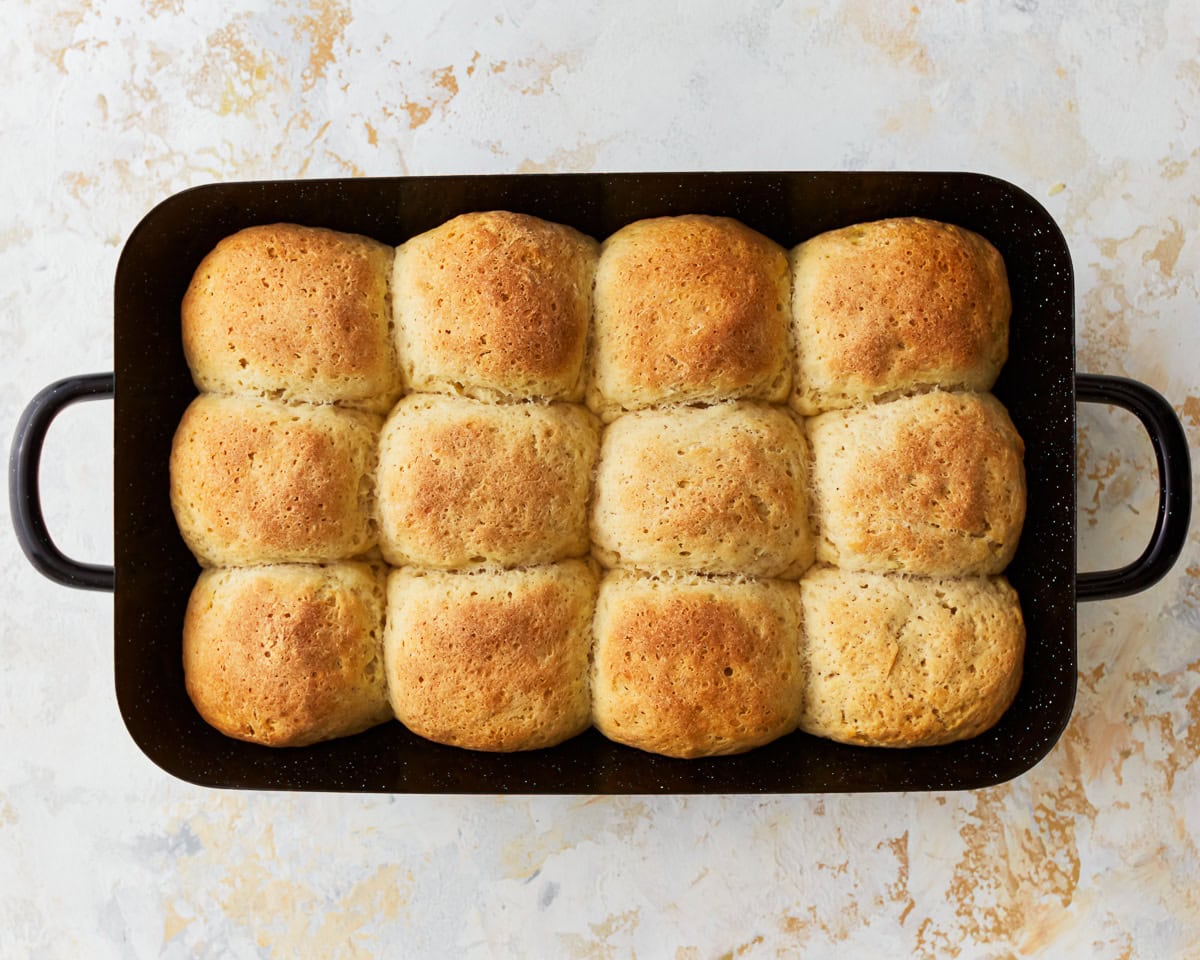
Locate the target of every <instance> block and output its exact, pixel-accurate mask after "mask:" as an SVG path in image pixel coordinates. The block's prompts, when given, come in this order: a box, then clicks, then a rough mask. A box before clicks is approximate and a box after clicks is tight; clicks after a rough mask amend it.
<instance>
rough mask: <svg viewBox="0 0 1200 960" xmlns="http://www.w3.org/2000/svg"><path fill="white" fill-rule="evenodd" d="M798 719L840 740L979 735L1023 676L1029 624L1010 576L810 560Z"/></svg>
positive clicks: (886, 741) (803, 588) (917, 740)
mask: <svg viewBox="0 0 1200 960" xmlns="http://www.w3.org/2000/svg"><path fill="white" fill-rule="evenodd" d="M800 599H801V605H802V609H803V613H802V616H803V619H804V628H805V633H804V635H805V643H804V646H803V649H802V659H803V663H804V667H803V675H804V678H805V690H804V695H803V713H802V715H801V719H800V728H801V729H802V730H804V731H806V732H808V733H812V734H815V735H817V736H821V737H829V738H831V739H834V740H838V741H840V742H842V743H853V744H860V745H867V746H884V747H914V746H935V745H937V744H943V743H950V742H952V741H955V740H962V739H966V738H969V737H974V736H977V735H978V734H980V733H982V732H983V731H984V730H987V729H988V728H990V727H991V726H993V725H994V724H995V723H996V721H997V720H999V718H1000V716H1001V714H1003V713H1004V711H1005V710H1006V709H1008V707H1009V705H1010V704H1011V703H1012V700H1013V697H1014V696H1015V695H1016V692H1017V687H1018V686H1019V684H1020V681H1021V664H1022V655H1023V653H1024V648H1025V626H1024V622H1023V620H1022V618H1021V608H1020V605H1019V603H1018V601H1017V595H1016V591H1014V590H1013V589H1012V587H1011V586H1009V584H1008V581H1007V580H1005V579H1004V578H1003V577H993V578H976V579H952V580H951V579H942V580H936V579H918V578H911V579H910V578H906V577H900V576H888V575H880V574H869V573H853V572H850V571H845V570H836V569H833V568H828V567H814V568H813V569H812V570H810V571H809V572H808V573H807V574H806V575H805V577H804V578H803V579H802V580H801V581H800Z"/></svg>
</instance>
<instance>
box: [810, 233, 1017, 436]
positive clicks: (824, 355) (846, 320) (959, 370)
mask: <svg viewBox="0 0 1200 960" xmlns="http://www.w3.org/2000/svg"><path fill="white" fill-rule="evenodd" d="M791 260H792V290H793V292H792V324H793V339H794V342H795V351H796V372H795V387H794V390H793V394H792V404H793V406H794V407H795V408H796V409H797V410H798V411H799V412H801V413H803V414H806V415H810V414H815V413H819V412H821V411H822V410H832V409H838V408H842V407H849V406H853V405H855V404H863V403H868V402H870V401H872V400H875V399H878V398H880V397H886V396H888V395H893V394H897V393H904V392H908V391H912V390H915V389H918V388H923V387H930V386H938V387H943V388H946V389H967V390H988V389H990V388H991V386H992V384H993V383H995V381H996V376H997V374H999V372H1000V368H1001V366H1003V364H1004V361H1005V359H1006V358H1007V356H1008V322H1009V316H1010V314H1011V312H1012V301H1011V297H1010V294H1009V288H1008V278H1007V275H1006V273H1005V270H1004V261H1003V260H1002V259H1001V257H1000V254H999V253H998V252H997V251H996V248H995V247H993V246H992V245H991V244H990V243H988V241H987V240H985V239H984V238H983V237H981V236H979V234H977V233H973V232H971V231H970V230H964V229H963V228H961V227H956V226H953V225H951V224H946V223H937V222H935V221H932V220H924V219H921V218H918V217H903V218H897V219H891V220H878V221H875V222H873V223H862V224H856V225H854V226H851V227H845V228H843V229H841V230H833V231H830V232H828V233H822V234H820V235H819V236H816V237H813V238H812V239H811V240H808V241H807V242H805V243H802V244H800V245H799V246H798V247H796V248H795V249H794V250H793V251H792V253H791Z"/></svg>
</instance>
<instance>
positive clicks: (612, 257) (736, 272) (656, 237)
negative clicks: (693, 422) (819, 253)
mask: <svg viewBox="0 0 1200 960" xmlns="http://www.w3.org/2000/svg"><path fill="white" fill-rule="evenodd" d="M790 299H791V296H790V279H789V275H788V265H787V255H786V253H785V252H784V250H783V248H782V247H780V246H779V245H778V244H776V243H775V242H774V241H772V240H769V239H767V238H766V237H764V236H763V235H762V234H760V233H757V232H756V231H754V230H751V229H750V228H749V227H747V226H745V225H744V224H742V223H739V222H737V221H736V220H731V219H729V218H726V217H709V216H700V215H686V216H679V217H659V218H656V219H651V220H639V221H637V222H636V223H631V224H629V225H628V226H626V227H623V228H622V229H620V230H618V231H617V232H616V233H614V234H613V235H612V236H611V237H609V238H608V239H607V240H606V241H605V242H604V244H603V246H602V247H601V251H600V262H599V265H598V266H597V269H596V293H595V321H594V329H593V342H592V357H591V379H590V381H589V385H588V406H590V407H591V408H592V409H593V410H594V411H595V412H596V413H597V414H598V415H599V416H600V417H601V418H602V419H604V420H605V421H608V420H612V419H613V418H615V417H616V416H619V415H620V414H621V413H622V412H624V411H628V410H639V409H643V408H645V407H648V406H652V405H654V404H660V403H677V402H690V401H706V402H715V401H720V400H731V399H738V398H746V399H755V400H767V401H781V400H784V399H785V398H786V397H787V395H788V388H789V386H790V381H791V371H790V369H789V363H788V360H787V357H788V322H789V313H790Z"/></svg>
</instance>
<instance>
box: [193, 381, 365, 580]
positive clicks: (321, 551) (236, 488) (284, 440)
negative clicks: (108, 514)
mask: <svg viewBox="0 0 1200 960" xmlns="http://www.w3.org/2000/svg"><path fill="white" fill-rule="evenodd" d="M379 425H380V418H379V417H378V416H376V415H374V414H369V413H366V412H363V411H358V410H348V409H340V408H338V407H333V406H313V405H310V404H282V403H272V402H270V401H267V400H258V399H253V398H250V397H222V396H217V395H214V394H201V395H200V396H199V397H197V398H196V399H195V400H193V401H192V403H191V404H190V405H189V406H188V408H187V410H186V411H185V412H184V415H183V418H182V420H181V421H180V423H179V427H178V428H177V430H176V432H175V438H174V442H173V444H172V448H171V461H170V475H171V506H172V508H173V510H174V512H175V517H176V520H177V522H178V524H179V529H180V532H181V533H182V534H183V538H184V541H185V542H186V543H187V545H188V547H189V548H190V549H191V550H192V552H193V553H194V554H195V555H196V557H197V559H199V560H200V562H201V563H202V564H204V565H205V566H247V565H252V564H261V563H278V562H284V561H318V562H320V561H332V560H343V559H348V558H350V557H354V556H357V555H359V554H362V553H365V552H366V551H367V550H369V549H371V547H373V546H374V545H375V541H376V530H375V522H374V519H373V516H374V505H373V488H374V475H375V455H376V438H377V436H378V431H379Z"/></svg>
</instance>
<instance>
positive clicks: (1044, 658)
mask: <svg viewBox="0 0 1200 960" xmlns="http://www.w3.org/2000/svg"><path fill="white" fill-rule="evenodd" d="M490 209H507V210H515V211H521V212H524V213H529V214H533V215H536V216H539V217H544V218H546V219H548V220H554V221H558V222H560V223H566V224H570V225H571V226H573V227H576V228H577V229H579V230H582V231H583V232H585V233H588V234H590V235H592V236H594V237H597V238H603V237H605V236H607V235H609V234H611V233H612V232H614V231H615V230H617V229H618V228H619V227H621V226H623V225H624V224H626V223H629V222H630V221H633V220H637V219H640V218H643V217H653V216H662V215H670V214H681V213H709V214H716V215H725V216H731V217H736V218H738V219H739V220H742V221H744V222H745V223H747V224H749V225H750V226H752V227H754V228H755V229H757V230H759V231H761V232H762V233H764V234H766V235H767V236H769V237H772V238H773V239H775V240H776V241H778V242H779V243H781V244H783V245H784V246H786V247H790V246H792V245H793V244H796V243H799V242H800V241H802V240H804V239H806V238H808V237H811V236H813V235H815V234H817V233H820V232H822V231H825V230H830V229H833V228H835V227H841V226H846V225H848V224H851V223H856V222H861V221H866V220H874V219H879V218H882V217H894V216H910V215H911V216H923V217H930V218H933V219H936V220H944V221H949V222H951V223H956V224H960V225H961V226H964V227H968V228H970V229H972V230H975V231H977V232H979V233H981V234H983V235H984V236H985V237H987V238H988V239H989V240H991V242H992V243H993V244H995V245H996V247H997V248H998V249H999V250H1000V252H1001V254H1002V255H1003V256H1004V260H1005V263H1006V264H1007V267H1008V272H1009V280H1010V283H1011V286H1012V299H1013V318H1012V331H1011V347H1010V358H1009V361H1008V364H1007V365H1006V366H1005V368H1004V371H1003V373H1002V375H1001V377H1000V380H999V382H998V383H997V384H996V388H995V392H996V394H997V396H998V397H999V398H1000V399H1001V400H1002V401H1003V402H1004V404H1005V405H1006V406H1007V407H1008V409H1009V411H1010V413H1011V414H1012V418H1013V421H1014V422H1015V423H1016V425H1017V428H1018V429H1019V430H1020V432H1021V434H1022V436H1023V437H1024V439H1025V443H1026V460H1025V463H1026V469H1027V474H1028V489H1029V506H1028V516H1027V519H1026V523H1025V529H1024V534H1023V536H1022V538H1021V543H1020V548H1019V550H1018V551H1017V555H1016V558H1015V559H1014V560H1013V562H1012V565H1011V567H1010V568H1009V570H1008V576H1009V578H1010V580H1011V581H1012V583H1013V585H1014V586H1015V587H1016V588H1017V590H1018V592H1019V593H1020V597H1021V603H1022V607H1023V610H1024V615H1025V621H1026V625H1027V629H1028V643H1027V651H1026V659H1025V672H1024V680H1023V681H1022V684H1021V687H1020V690H1019V692H1018V694H1017V698H1016V701H1015V702H1014V703H1013V705H1012V707H1011V709H1010V710H1009V711H1008V712H1007V713H1006V714H1005V715H1004V717H1003V719H1002V720H1001V721H1000V723H999V724H998V725H997V726H996V727H994V728H993V729H992V730H990V731H988V732H987V733H985V734H983V735H982V736H980V737H978V738H976V739H974V740H970V741H966V742H962V743H957V744H952V745H949V746H942V747H929V748H920V749H911V750H887V749H880V748H866V747H851V746H844V745H841V744H837V743H833V742H831V741H827V740H821V739H817V738H814V737H810V736H807V735H805V734H802V733H796V734H792V735H789V736H787V737H784V738H782V739H780V740H778V741H776V742H775V743H773V744H771V745H769V746H767V747H763V748H761V749H758V750H755V751H753V752H751V753H748V754H744V755H741V756H736V757H725V758H716V759H709V760H686V761H685V760H672V759H666V758H662V757H655V756H651V755H648V754H644V753H641V752H638V751H636V750H632V749H629V748H626V747H622V746H619V745H616V744H613V743H610V742H608V741H606V740H604V739H603V738H602V737H601V736H600V735H599V734H597V733H596V732H595V731H589V732H588V733H586V734H584V735H583V736H580V737H578V738H576V739H574V740H571V741H569V742H567V743H565V744H563V745H561V746H559V747H555V748H553V749H550V750H542V751H536V752H532V753H526V754H518V755H491V754H482V753H473V752H468V751H463V750H457V749H453V748H450V747H443V746H439V745H437V744H433V743H429V742H426V741H424V740H421V739H419V738H418V737H416V736H415V735H413V734H410V733H409V732H408V731H406V730H405V729H404V728H402V727H401V726H400V724H398V723H390V724H385V725H383V726H381V727H377V728H376V729H374V730H371V731H368V732H366V733H364V734H360V735H358V736H355V737H350V738H347V739H344V740H335V741H332V742H329V743H325V744H320V745H317V746H312V747H305V748H300V749H289V750H272V749H269V748H266V747H259V746H255V745H252V744H247V743H242V742H240V741H236V740H231V739H227V738H226V737H224V736H222V735H221V734H219V733H217V732H216V731H215V730H213V729H211V728H210V727H208V726H207V725H206V724H205V723H204V722H203V721H202V720H201V719H200V717H199V715H198V714H197V713H196V711H195V710H194V708H193V707H192V705H191V703H190V701H189V700H188V698H187V695H186V693H185V691H184V684H183V671H182V665H181V662H180V635H181V629H182V622H183V611H184V607H185V605H186V602H187V598H188V594H189V591H190V590H191V588H192V586H193V584H194V583H195V580H196V576H197V574H198V567H197V565H196V562H195V561H194V560H193V559H192V556H191V554H190V553H189V552H188V550H187V549H186V547H185V546H184V544H183V541H182V540H181V539H180V536H179V534H178V532H177V530H176V526H175V521H174V518H173V516H172V514H171V507H170V502H169V494H168V477H167V461H168V453H169V450H170V445H171V437H172V434H173V433H174V430H175V426H176V424H177V423H178V422H179V418H180V416H181V415H182V413H183V410H184V408H185V407H186V406H187V404H188V403H189V401H190V400H191V399H192V398H193V397H194V396H195V394H196V391H195V388H194V387H193V385H192V381H191V378H190V376H189V374H188V370H187V367H186V365H185V363H184V358H183V351H182V346H181V343H180V330H179V306H180V301H181V299H182V298H183V294H184V290H185V288H186V287H187V284H188V281H189V279H190V278H191V275H192V272H193V271H194V269H195V268H196V266H197V264H198V263H199V262H200V259H201V258H202V257H203V256H204V255H205V254H206V253H207V252H208V251H209V250H210V249H211V248H212V247H213V246H214V245H215V244H216V243H217V241H218V240H220V239H221V238H222V237H224V236H226V235H227V234H230V233H233V232H234V231H236V230H239V229H241V228H243V227H247V226H250V225H252V224H258V223H270V222H278V221H290V222H295V223H302V224H309V225H313V226H323V227H329V228H332V229H335V230H343V231H349V232H354V233H361V234H366V235H368V236H371V237H374V238H376V239H378V240H382V241H384V242H386V243H390V244H399V243H401V242H403V241H404V240H405V239H407V238H408V237H411V236H413V235H414V234H417V233H419V232H421V231H424V230H428V229H430V228H432V227H434V226H436V225H438V224H440V223H442V222H443V221H445V220H447V219H449V218H450V217H453V216H455V215H457V214H460V213H464V212H467V211H471V210H490ZM114 325H115V334H116V372H115V374H100V375H94V376H87V377H74V378H70V379H67V380H63V381H61V382H59V383H56V384H53V385H52V386H50V387H48V388H47V389H46V390H44V391H42V393H40V394H39V395H38V396H37V397H36V398H35V399H34V400H33V401H32V402H31V403H30V405H29V407H28V409H27V410H26V412H25V415H24V417H23V418H22V420H21V423H20V425H19V427H18V431H17V435H16V437H15V439H14V443H13V455H12V459H11V463H10V498H11V501H12V515H13V519H14V523H15V525H16V529H17V533H18V535H19V538H20V539H21V542H22V545H23V547H24V549H25V552H26V554H27V556H28V557H29V559H30V560H31V561H32V562H33V564H34V566H36V567H37V568H38V569H39V570H41V571H42V572H43V573H45V574H46V575H47V576H49V577H51V578H52V579H54V580H57V581H59V582H61V583H64V584H67V585H69V586H75V587H86V588H93V589H101V590H115V602H116V619H115V634H116V635H115V670H116V688H117V702H118V704H119V706H120V710H121V714H122V715H123V717H124V719H125V723H126V725H127V727H128V729H129V732H130V734H131V735H132V736H133V739H134V740H135V741H136V742H137V744H138V746H139V747H140V748H141V749H142V750H143V751H144V752H145V753H146V755H147V756H148V757H150V759H151V760H153V761H154V762H155V763H157V764H158V765H159V766H161V767H162V768H163V769H164V770H166V771H168V772H169V773H171V774H174V775H175V776H177V777H180V778H182V779H184V780H187V781H191V782H192V783H196V784H201V785H205V786H212V787H231V788H255V789H282V790H323V791H350V792H391V793H494V794H499V793H520V794H535V793H572V794H597V793H601V794H603V793H633V794H653V793H760V792H770V793H812V792H854V791H900V790H955V789H968V788H977V787H984V786H989V785H992V784H996V783H1000V782H1002V781H1004V780H1008V779H1010V778H1012V777H1014V776H1017V775H1019V774H1021V773H1023V772H1024V771H1026V770H1028V769H1030V768H1031V767H1032V766H1034V764H1036V763H1037V762H1038V761H1039V760H1040V759H1041V758H1042V757H1044V756H1045V755H1046V753H1047V752H1048V751H1049V750H1050V748H1051V747H1052V746H1053V745H1054V743H1055V742H1056V740H1057V739H1058V737H1059V736H1060V735H1061V734H1062V732H1063V729H1064V728H1065V726H1066V724H1067V720H1068V719H1069V717H1070V714H1071V709H1072V705H1073V702H1074V698H1075V682H1076V635H1075V611H1076V603H1077V601H1079V600H1099V599H1106V598H1112V597H1118V596H1122V595H1125V594H1128V593H1133V592H1136V591H1139V590H1143V589H1145V588H1146V587H1148V586H1150V585H1151V584H1152V583H1154V582H1156V581H1157V580H1158V579H1159V578H1161V577H1162V576H1163V574H1165V573H1166V572H1167V570H1168V569H1169V568H1170V567H1171V565H1172V564H1173V563H1174V561H1175V560H1176V558H1177V557H1178V555H1179V552H1180V550H1181V549H1182V546H1183V543H1184V540H1185V538H1186V535H1187V527H1188V520H1189V511H1190V502H1191V479H1190V464H1189V457H1188V448H1187V442H1186V438H1185V436H1184V433H1183V429H1182V427H1181V425H1180V423H1179V420H1178V418H1177V417H1176V415H1175V413H1174V411H1173V410H1172V409H1171V407H1170V406H1169V405H1168V404H1167V403H1166V401H1164V400H1163V399H1162V398H1161V397H1160V396H1159V395H1158V394H1156V393H1155V392H1154V391H1153V390H1151V389H1150V388H1148V387H1146V386H1145V385H1143V384H1140V383H1136V382H1133V381H1129V380H1123V379H1118V378H1113V377H1104V376H1088V375H1083V374H1080V375H1077V374H1076V372H1075V342H1074V330H1075V322H1074V286H1073V277H1072V271H1071V258H1070V254H1069V252H1068V250H1067V245H1066V242H1065V240H1064V239H1063V236H1062V233H1061V232H1060V231H1059V229H1058V227H1057V226H1056V225H1055V223H1054V221H1053V220H1052V218H1051V217H1050V216H1049V214H1048V213H1047V212H1046V211H1045V210H1044V209H1043V208H1042V207H1041V206H1040V205H1039V204H1038V203H1037V202H1036V201H1034V200H1033V199H1032V198H1031V197H1030V196H1029V195H1028V194H1026V193H1025V192H1023V191H1022V190H1020V189H1019V188H1017V187H1015V186H1013V185H1012V184H1010V183H1007V182H1005V181H1002V180H998V179H995V178H993V177H988V176H982V175H978V174H970V173H695V174H664V173H654V174H582V175H532V176H520V175H513V176H462V177H403V178H387V179H354V180H307V181H303V180H302V181H273V182H258V183H222V184H214V185H210V186H202V187H197V188H194V189H191V190H187V191H184V192H182V193H179V194H176V195H175V196H172V197H170V198H168V199H167V200H165V201H164V202H162V203H161V204H159V205H158V206H157V207H155V208H154V210H152V211H151V212H150V213H149V214H147V215H146V217H145V218H144V219H143V220H142V222H141V223H140V224H138V226H137V228H136V229H135V230H134V231H133V233H132V235H131V236H130V238H129V240H128V242H127V243H126V245H125V248H124V251H123V253H122V255H121V259H120V264H119V265H118V267H117V274H116V299H115V315H114ZM100 397H114V398H115V402H116V411H115V435H114V441H113V447H114V449H113V453H114V457H115V491H114V497H115V503H114V523H115V528H116V529H115V537H114V540H115V554H116V556H115V566H114V567H113V568H106V567H95V566H88V565H84V564H80V563H76V562H75V561H73V560H70V559H68V558H67V557H65V556H63V555H62V554H61V553H60V552H59V551H58V550H57V549H56V548H55V546H54V545H53V543H52V541H51V539H50V537H49V535H48V534H47V531H46V527H45V523H44V521H43V518H42V512H41V507H40V504H39V501H38V484H37V472H38V463H39V456H40V452H41V446H42V441H43V439H44V436H45V433H46V430H47V428H48V426H49V424H50V421H51V420H52V419H53V418H54V416H55V414H57V413H58V412H59V411H60V410H61V409H62V408H63V407H65V406H66V405H67V404H70V403H72V402H75V401H77V400H83V399H95V398H100ZM1080 401H1082V402H1087V403H1109V404H1116V405H1118V406H1121V407H1124V408H1126V409H1129V410H1131V411H1132V412H1133V413H1135V414H1136V415H1137V416H1138V417H1139V418H1140V419H1141V420H1142V422H1143V423H1144V425H1145V427H1146V429H1147V431H1148V432H1149V434H1150V439H1151V441H1152V442H1153V444H1154V450H1155V454H1156V456H1157V459H1158V473H1159V487H1160V503H1159V510H1158V518H1157V522H1156V526H1155V530H1154V534H1153V537H1152V540H1151V543H1150V545H1149V546H1148V547H1147V548H1146V550H1145V551H1144V553H1143V554H1142V556H1141V557H1140V558H1139V559H1138V560H1137V561H1136V562H1134V563H1133V564H1131V565H1129V566H1128V567H1125V568H1122V569H1120V570H1114V571H1106V572H1099V573H1077V566H1076V510H1075V474H1076V438H1075V408H1076V403H1077V402H1080Z"/></svg>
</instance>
